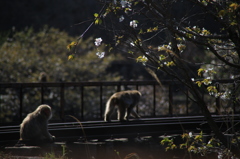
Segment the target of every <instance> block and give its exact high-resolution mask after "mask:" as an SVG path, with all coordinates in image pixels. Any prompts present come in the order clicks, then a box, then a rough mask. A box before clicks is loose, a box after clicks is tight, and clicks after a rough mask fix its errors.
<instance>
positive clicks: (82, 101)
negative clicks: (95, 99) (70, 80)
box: [81, 86, 84, 120]
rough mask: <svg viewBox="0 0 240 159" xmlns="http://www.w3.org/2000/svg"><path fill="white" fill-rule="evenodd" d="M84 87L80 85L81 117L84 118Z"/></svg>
mask: <svg viewBox="0 0 240 159" xmlns="http://www.w3.org/2000/svg"><path fill="white" fill-rule="evenodd" d="M83 98H84V87H83V86H81V119H82V120H84V111H83V109H84V100H83Z"/></svg>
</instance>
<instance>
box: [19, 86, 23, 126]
mask: <svg viewBox="0 0 240 159" xmlns="http://www.w3.org/2000/svg"><path fill="white" fill-rule="evenodd" d="M19 106H20V108H19V117H20V123H21V122H22V120H23V115H22V112H23V86H22V84H20V90H19Z"/></svg>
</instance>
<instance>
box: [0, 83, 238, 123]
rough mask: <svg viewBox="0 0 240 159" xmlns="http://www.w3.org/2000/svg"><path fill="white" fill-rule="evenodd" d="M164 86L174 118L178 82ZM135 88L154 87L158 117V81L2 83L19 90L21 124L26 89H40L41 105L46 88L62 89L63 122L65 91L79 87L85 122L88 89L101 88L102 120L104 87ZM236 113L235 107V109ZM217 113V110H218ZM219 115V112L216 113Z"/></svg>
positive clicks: (154, 105)
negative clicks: (174, 97)
mask: <svg viewBox="0 0 240 159" xmlns="http://www.w3.org/2000/svg"><path fill="white" fill-rule="evenodd" d="M161 82H162V85H164V86H165V87H168V106H169V108H168V116H172V115H173V105H172V103H173V92H172V90H173V89H172V87H173V85H176V84H177V82H176V81H170V80H168V81H167V80H165V81H161ZM214 82H215V83H216V84H217V87H218V88H219V87H220V86H219V85H220V84H221V83H231V84H234V81H233V80H218V81H214ZM129 85H132V86H135V88H136V89H138V87H139V86H152V88H153V89H152V90H153V92H152V100H153V101H152V104H153V106H152V117H156V114H155V112H156V98H157V96H156V86H158V83H157V82H156V81H120V82H59V83H0V91H3V90H4V89H7V88H14V89H17V90H19V91H18V92H19V112H18V113H19V118H20V119H19V120H20V122H21V121H22V120H23V100H24V98H23V96H24V92H23V89H25V88H40V91H41V93H40V94H41V103H42V104H43V103H45V99H44V93H45V88H49V87H56V88H60V119H61V120H62V121H64V116H65V114H64V112H65V111H64V110H65V89H66V88H67V87H79V88H80V94H81V96H80V98H81V103H80V106H81V120H84V107H85V105H84V98H85V95H84V91H85V88H86V87H92V86H94V87H98V88H99V92H100V93H99V100H100V105H99V110H100V118H103V112H102V110H103V109H104V105H103V87H104V86H116V87H117V90H116V91H120V90H121V86H129ZM186 92H188V91H186ZM185 95H186V98H185V99H186V115H188V104H189V96H188V93H186V94H185ZM0 96H1V92H0ZM215 103H216V107H219V105H220V103H219V99H218V98H216V101H215ZM0 107H1V103H0ZM233 109H234V111H235V107H234V108H233ZM216 111H217V110H216ZM216 113H218V112H216Z"/></svg>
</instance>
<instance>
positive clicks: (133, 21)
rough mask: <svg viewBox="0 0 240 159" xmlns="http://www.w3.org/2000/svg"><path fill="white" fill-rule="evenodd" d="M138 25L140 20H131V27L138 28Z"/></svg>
mask: <svg viewBox="0 0 240 159" xmlns="http://www.w3.org/2000/svg"><path fill="white" fill-rule="evenodd" d="M137 25H138V21H137V20H132V21H130V27H133V28H136V27H137Z"/></svg>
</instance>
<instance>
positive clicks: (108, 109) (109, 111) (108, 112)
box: [104, 97, 116, 121]
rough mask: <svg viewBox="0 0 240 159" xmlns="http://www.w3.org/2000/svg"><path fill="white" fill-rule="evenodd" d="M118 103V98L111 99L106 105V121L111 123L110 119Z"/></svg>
mask: <svg viewBox="0 0 240 159" xmlns="http://www.w3.org/2000/svg"><path fill="white" fill-rule="evenodd" d="M115 103H116V98H115V97H111V98H110V99H109V100H108V101H107V103H106V110H105V114H104V120H105V121H111V119H110V117H111V115H112V113H113V111H114V106H115Z"/></svg>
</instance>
